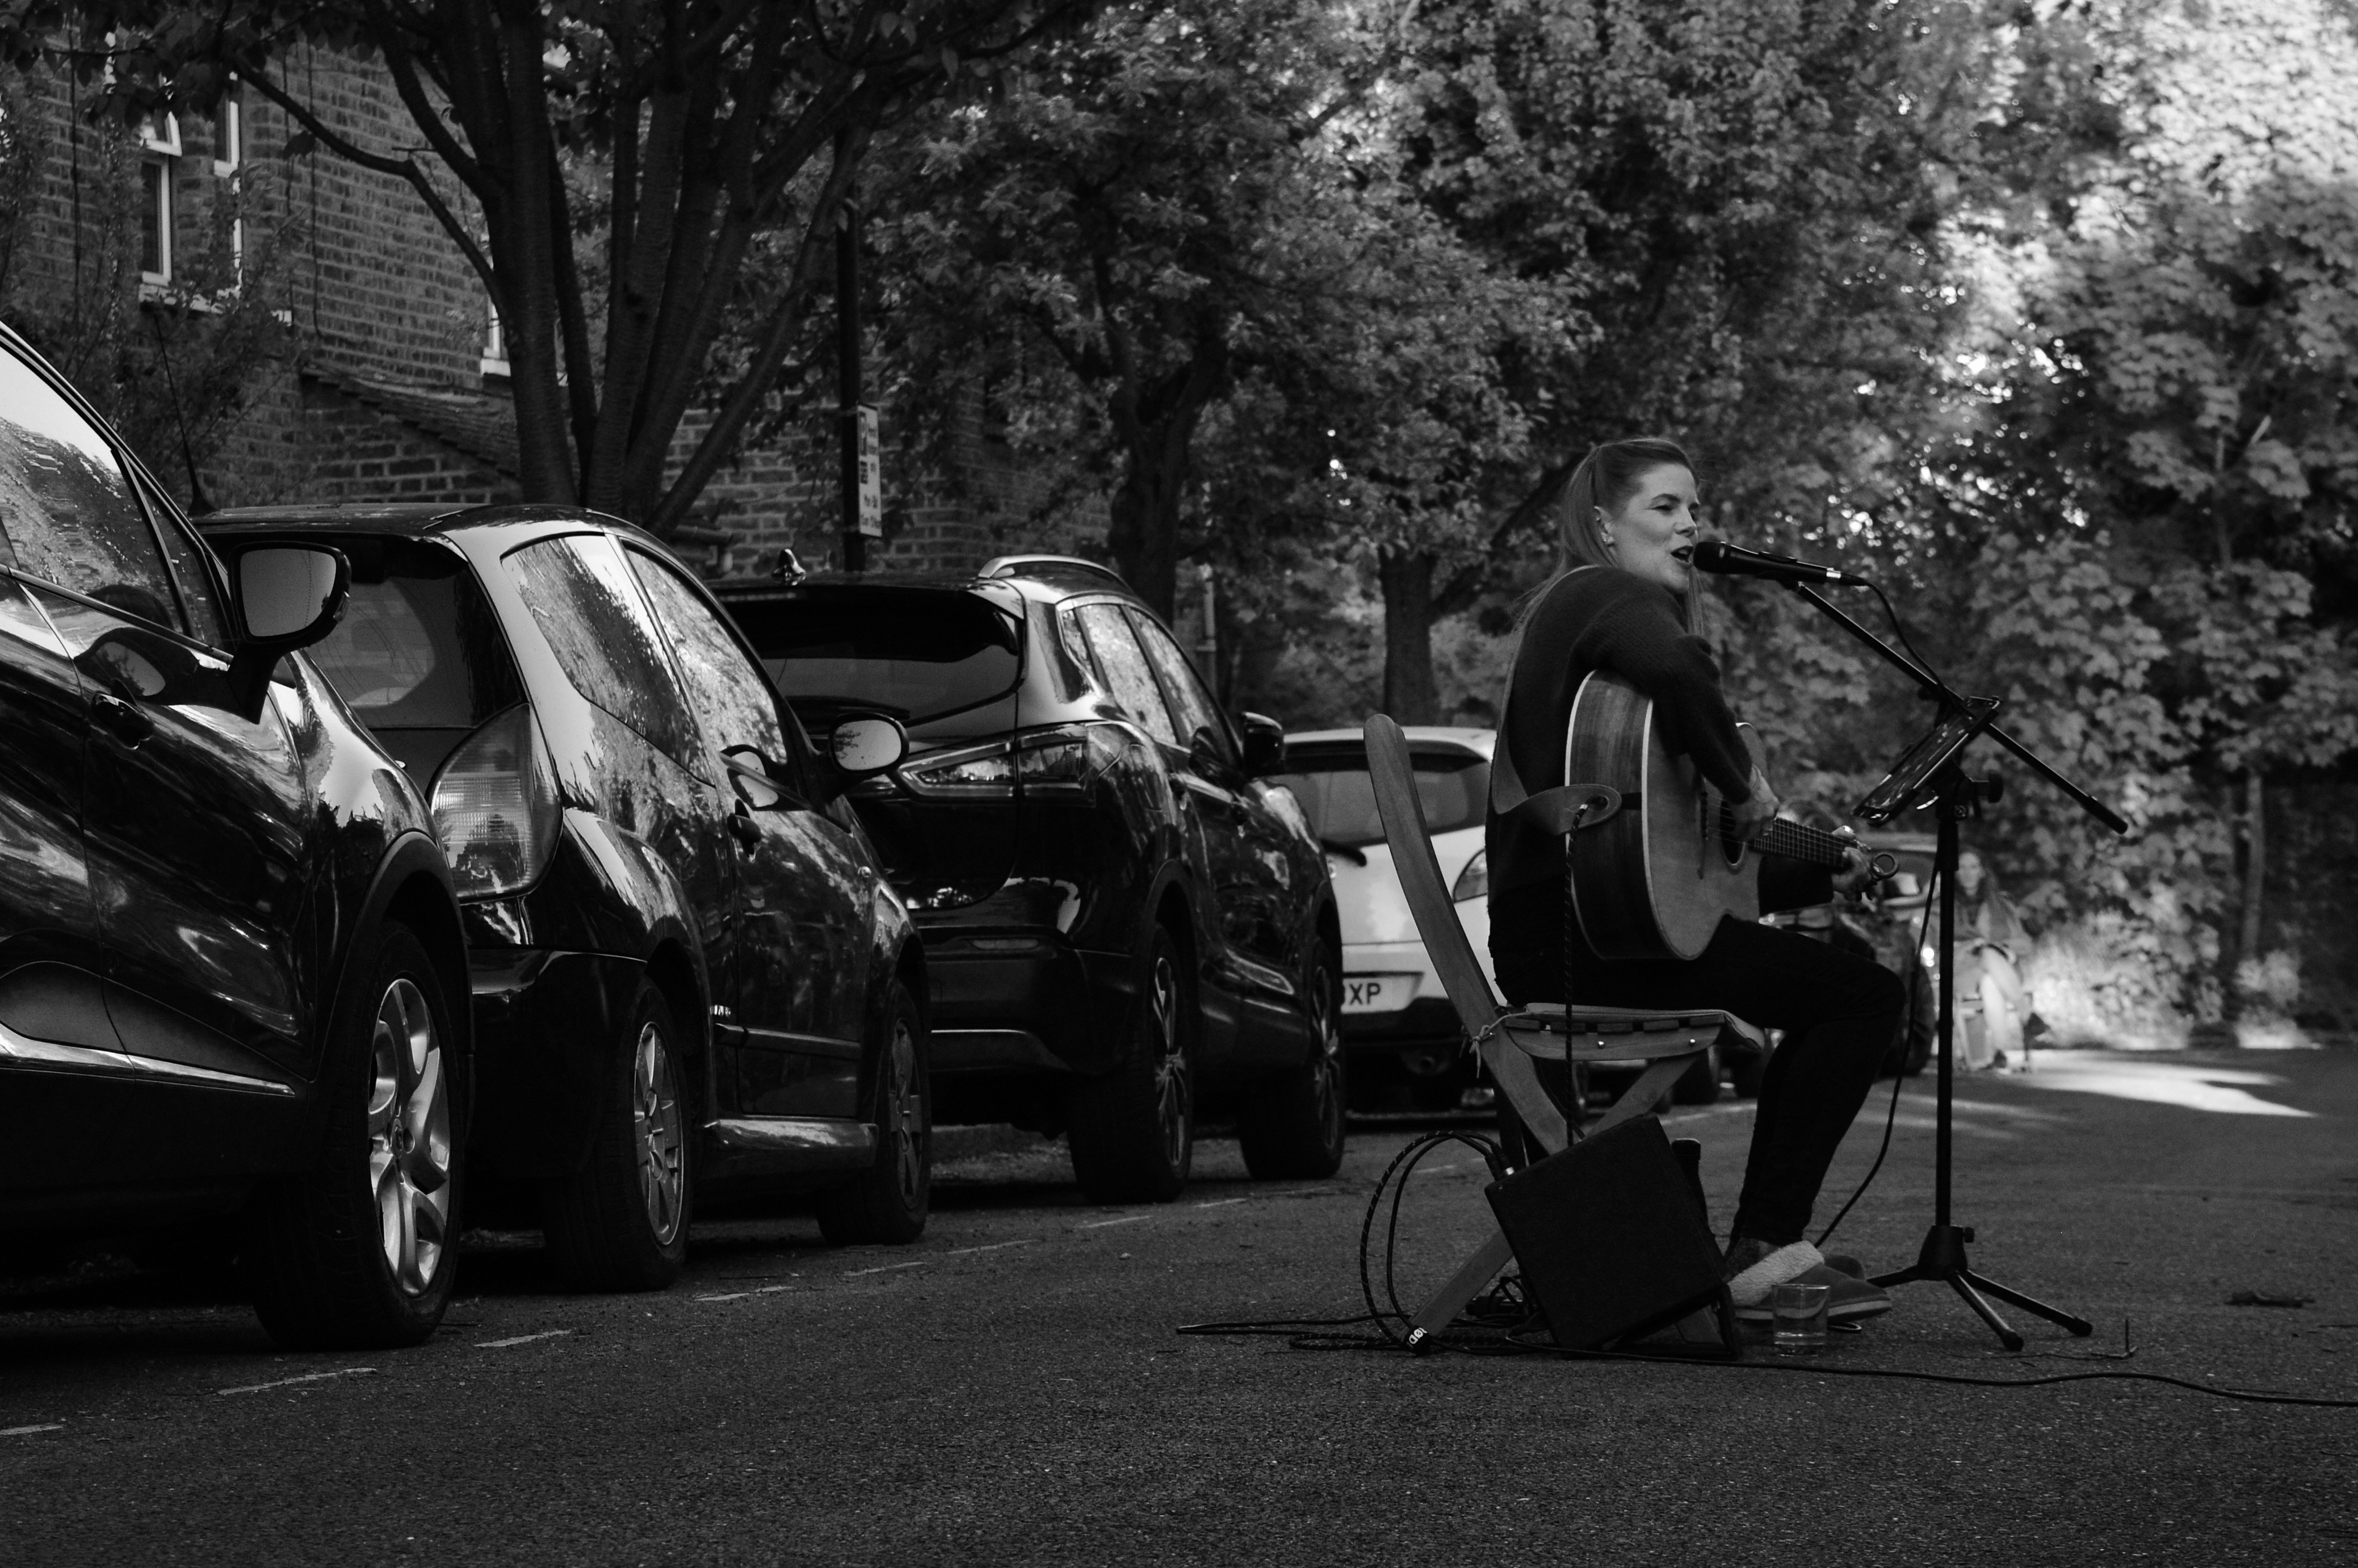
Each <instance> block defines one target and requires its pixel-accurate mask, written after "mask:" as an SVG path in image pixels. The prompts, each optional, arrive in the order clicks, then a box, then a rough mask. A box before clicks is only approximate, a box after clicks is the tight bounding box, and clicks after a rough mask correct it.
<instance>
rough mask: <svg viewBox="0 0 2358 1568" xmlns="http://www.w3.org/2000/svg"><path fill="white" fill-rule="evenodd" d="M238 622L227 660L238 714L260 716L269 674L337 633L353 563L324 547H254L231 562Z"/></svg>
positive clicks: (350, 588) (243, 551) (250, 716)
mask: <svg viewBox="0 0 2358 1568" xmlns="http://www.w3.org/2000/svg"><path fill="white" fill-rule="evenodd" d="M231 577H232V578H233V579H234V582H235V586H236V595H235V597H236V603H237V618H238V623H239V625H240V627H241V628H242V629H243V635H242V636H241V637H240V638H239V640H238V644H237V648H236V650H235V652H234V654H233V657H232V659H231V661H230V683H231V687H232V691H233V697H234V698H235V701H236V704H237V708H238V711H239V712H241V713H243V715H244V716H245V717H246V718H247V719H256V718H259V717H260V716H261V713H262V698H263V694H264V693H265V692H266V691H267V690H268V689H269V687H270V672H271V671H272V670H273V669H275V668H276V666H277V664H278V661H279V660H280V659H282V658H284V657H286V656H287V654H291V653H293V652H295V651H296V650H297V648H308V647H309V646H310V645H311V644H312V643H317V642H318V641H319V639H321V638H322V637H325V636H326V635H327V634H328V633H330V632H332V631H334V630H335V629H336V622H337V621H338V620H340V619H341V617H342V615H343V612H344V599H345V596H346V595H347V594H349V593H350V592H351V591H352V563H351V562H350V561H348V560H346V559H345V558H344V553H343V552H342V551H341V550H336V549H330V548H329V547H328V546H324V545H256V546H254V547H253V548H252V549H248V550H242V551H240V552H238V554H237V556H236V557H234V558H233V561H232V562H231Z"/></svg>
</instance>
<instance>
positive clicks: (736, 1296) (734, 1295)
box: [696, 1291, 753, 1302]
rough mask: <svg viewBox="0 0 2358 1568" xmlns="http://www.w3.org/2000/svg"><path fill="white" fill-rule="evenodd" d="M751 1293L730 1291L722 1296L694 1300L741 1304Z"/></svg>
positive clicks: (702, 1297) (701, 1297)
mask: <svg viewBox="0 0 2358 1568" xmlns="http://www.w3.org/2000/svg"><path fill="white" fill-rule="evenodd" d="M752 1293H753V1292H751V1291H730V1292H727V1293H726V1294H724V1295H718V1296H698V1297H697V1298H696V1299H697V1300H698V1301H700V1302H741V1301H743V1300H744V1299H745V1298H746V1297H747V1296H750V1295H752Z"/></svg>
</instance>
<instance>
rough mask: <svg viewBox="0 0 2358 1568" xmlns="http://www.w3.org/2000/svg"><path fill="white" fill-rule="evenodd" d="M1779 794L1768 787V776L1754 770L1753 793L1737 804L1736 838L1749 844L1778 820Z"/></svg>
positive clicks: (1735, 808)
mask: <svg viewBox="0 0 2358 1568" xmlns="http://www.w3.org/2000/svg"><path fill="white" fill-rule="evenodd" d="M1778 805H1779V802H1778V799H1777V792H1776V791H1775V790H1773V789H1771V788H1769V787H1768V774H1766V773H1762V772H1761V771H1760V770H1759V769H1758V767H1756V768H1754V769H1753V770H1752V793H1751V794H1750V795H1747V796H1746V797H1745V798H1744V799H1743V800H1740V801H1738V802H1736V806H1735V807H1734V810H1735V814H1736V838H1739V839H1741V840H1742V841H1743V842H1745V843H1747V844H1749V843H1750V842H1752V840H1753V839H1755V838H1758V837H1760V833H1761V830H1762V829H1763V828H1765V827H1768V824H1770V823H1771V822H1774V821H1775V820H1777V806H1778Z"/></svg>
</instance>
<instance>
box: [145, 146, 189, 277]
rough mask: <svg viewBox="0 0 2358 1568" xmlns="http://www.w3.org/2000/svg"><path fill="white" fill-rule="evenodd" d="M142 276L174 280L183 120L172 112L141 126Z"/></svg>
mask: <svg viewBox="0 0 2358 1568" xmlns="http://www.w3.org/2000/svg"><path fill="white" fill-rule="evenodd" d="M139 145H140V147H141V148H142V151H141V154H140V158H139V196H140V202H139V277H140V280H141V281H142V282H144V283H152V284H156V285H157V286H159V287H160V286H162V285H165V284H168V283H170V282H171V281H172V237H173V236H172V227H173V219H174V216H175V209H174V201H173V191H172V170H173V160H174V159H175V158H178V157H179V156H180V122H179V120H178V117H177V116H175V115H172V114H166V115H164V116H163V117H162V118H161V119H152V118H151V119H148V120H145V121H142V122H141V123H140V126H139Z"/></svg>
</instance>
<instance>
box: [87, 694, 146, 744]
mask: <svg viewBox="0 0 2358 1568" xmlns="http://www.w3.org/2000/svg"><path fill="white" fill-rule="evenodd" d="M90 708H91V712H92V716H94V717H95V718H96V719H98V721H99V722H100V723H101V724H103V725H105V726H106V728H107V729H108V730H109V731H111V732H112V733H113V734H114V738H115V739H116V740H118V741H122V742H123V743H124V745H126V746H136V745H137V744H139V742H140V741H145V740H146V739H147V737H148V736H149V735H151V734H153V733H155V730H156V721H155V720H154V719H150V718H148V717H147V714H146V710H145V709H143V708H141V707H140V706H139V705H138V704H137V703H135V702H126V701H124V699H123V698H122V697H116V696H114V695H113V694H112V693H109V692H103V691H102V692H100V693H99V694H98V695H97V696H95V697H92V698H91V699H90Z"/></svg>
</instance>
